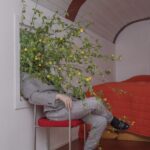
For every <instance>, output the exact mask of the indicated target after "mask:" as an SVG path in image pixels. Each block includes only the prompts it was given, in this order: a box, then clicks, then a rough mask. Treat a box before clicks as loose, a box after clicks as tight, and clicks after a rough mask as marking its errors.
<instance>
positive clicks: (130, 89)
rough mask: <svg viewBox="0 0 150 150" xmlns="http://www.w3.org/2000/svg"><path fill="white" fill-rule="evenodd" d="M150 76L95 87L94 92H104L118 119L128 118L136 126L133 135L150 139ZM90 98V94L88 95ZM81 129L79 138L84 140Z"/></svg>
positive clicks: (131, 130)
mask: <svg viewBox="0 0 150 150" xmlns="http://www.w3.org/2000/svg"><path fill="white" fill-rule="evenodd" d="M149 81H150V75H149V76H148V75H146V76H143V75H142V76H136V77H133V78H130V79H129V80H126V81H123V82H112V83H105V84H99V85H96V86H94V87H93V88H94V91H95V92H96V93H97V95H98V93H99V91H103V94H104V95H103V97H104V98H107V101H108V103H109V104H110V105H111V108H112V110H111V111H112V112H113V114H114V115H115V116H117V117H118V118H123V116H126V117H127V118H128V120H130V121H135V124H134V125H133V126H131V128H130V129H129V130H128V131H129V132H131V133H135V134H138V135H143V136H148V137H150V82H149ZM87 96H90V93H87ZM82 136H83V130H82V129H80V132H79V137H80V138H82Z"/></svg>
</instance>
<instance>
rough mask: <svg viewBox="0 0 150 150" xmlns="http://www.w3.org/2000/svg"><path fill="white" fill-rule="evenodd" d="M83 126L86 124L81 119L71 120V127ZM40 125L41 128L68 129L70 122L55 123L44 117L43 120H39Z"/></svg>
mask: <svg viewBox="0 0 150 150" xmlns="http://www.w3.org/2000/svg"><path fill="white" fill-rule="evenodd" d="M81 124H84V122H83V121H82V120H80V119H77V120H71V127H76V126H79V125H81ZM38 125H39V126H40V127H68V126H69V120H62V121H54V120H49V119H47V118H45V117H42V118H40V119H38Z"/></svg>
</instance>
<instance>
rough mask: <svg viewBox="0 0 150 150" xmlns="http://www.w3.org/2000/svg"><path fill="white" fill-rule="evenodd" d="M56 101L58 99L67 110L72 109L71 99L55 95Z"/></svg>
mask: <svg viewBox="0 0 150 150" xmlns="http://www.w3.org/2000/svg"><path fill="white" fill-rule="evenodd" d="M56 99H59V100H61V101H63V102H64V104H65V107H66V108H67V109H68V110H69V109H71V108H72V99H71V98H70V97H69V96H67V95H64V94H57V95H56Z"/></svg>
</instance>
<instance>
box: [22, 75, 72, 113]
mask: <svg viewBox="0 0 150 150" xmlns="http://www.w3.org/2000/svg"><path fill="white" fill-rule="evenodd" d="M20 88H21V94H22V96H23V97H24V98H25V99H26V100H28V101H29V102H30V103H31V104H36V105H44V112H46V111H58V110H60V109H62V108H64V107H65V105H64V103H63V102H62V101H60V100H56V99H55V97H56V94H57V93H58V92H57V90H56V89H55V87H54V86H53V85H48V84H45V83H43V82H41V81H40V80H38V79H35V78H32V77H31V76H30V75H29V74H27V73H21V87H20ZM74 100H75V99H74Z"/></svg>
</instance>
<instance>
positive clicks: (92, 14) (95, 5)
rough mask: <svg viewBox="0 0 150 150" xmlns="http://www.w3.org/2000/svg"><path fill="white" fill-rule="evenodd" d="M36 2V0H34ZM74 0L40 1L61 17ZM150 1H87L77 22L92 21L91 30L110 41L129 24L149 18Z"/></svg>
mask: <svg viewBox="0 0 150 150" xmlns="http://www.w3.org/2000/svg"><path fill="white" fill-rule="evenodd" d="M34 1H35V0H34ZM71 1H72V0H39V3H40V4H42V5H43V6H45V7H47V8H49V9H50V10H51V11H59V14H60V15H61V16H64V14H65V13H64V12H65V11H66V10H67V9H68V7H69V5H70V3H71ZM149 6H150V0H86V1H85V3H84V4H83V5H82V6H81V8H80V10H79V12H78V14H77V16H76V21H81V22H82V23H83V24H85V22H87V21H90V22H92V23H93V24H92V25H91V27H90V30H91V31H92V32H94V33H96V34H98V35H99V36H101V37H104V38H105V39H107V40H109V41H113V38H114V37H115V35H116V33H117V32H118V31H119V30H120V28H122V27H123V26H124V25H126V24H127V23H129V22H132V21H134V20H138V19H142V18H146V17H149V14H150V9H149Z"/></svg>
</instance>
